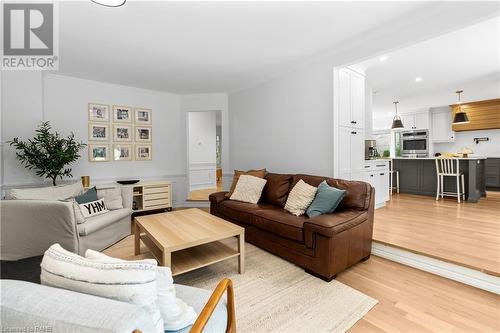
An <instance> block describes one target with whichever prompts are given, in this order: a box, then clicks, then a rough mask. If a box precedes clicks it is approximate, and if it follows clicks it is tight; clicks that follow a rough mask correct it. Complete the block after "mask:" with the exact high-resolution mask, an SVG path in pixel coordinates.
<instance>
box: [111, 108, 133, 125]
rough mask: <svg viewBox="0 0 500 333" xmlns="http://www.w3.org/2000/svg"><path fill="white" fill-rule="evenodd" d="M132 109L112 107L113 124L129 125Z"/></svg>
mask: <svg viewBox="0 0 500 333" xmlns="http://www.w3.org/2000/svg"><path fill="white" fill-rule="evenodd" d="M132 113H133V112H132V108H131V107H129V106H122V105H113V122H115V123H131V122H132V117H133V114H132Z"/></svg>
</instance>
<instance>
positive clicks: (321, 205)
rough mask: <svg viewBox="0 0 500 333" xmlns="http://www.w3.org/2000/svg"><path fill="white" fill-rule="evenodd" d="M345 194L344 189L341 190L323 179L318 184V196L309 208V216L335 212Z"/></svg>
mask: <svg viewBox="0 0 500 333" xmlns="http://www.w3.org/2000/svg"><path fill="white" fill-rule="evenodd" d="M344 196H345V191H344V190H339V189H338V188H335V187H333V186H330V185H328V184H327V183H326V181H323V182H322V183H321V184H319V186H318V191H317V192H316V197H315V198H314V200H313V202H312V203H311V205H310V206H309V208H307V216H309V217H315V216H319V215H321V214H327V213H333V212H334V211H335V209H336V208H337V207H338V205H339V204H340V202H341V201H342V199H343V198H344Z"/></svg>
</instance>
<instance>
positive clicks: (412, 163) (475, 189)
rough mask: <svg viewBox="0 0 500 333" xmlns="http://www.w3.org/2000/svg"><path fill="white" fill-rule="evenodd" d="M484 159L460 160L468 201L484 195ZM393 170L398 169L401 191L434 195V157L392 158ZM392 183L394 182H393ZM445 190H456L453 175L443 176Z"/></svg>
mask: <svg viewBox="0 0 500 333" xmlns="http://www.w3.org/2000/svg"><path fill="white" fill-rule="evenodd" d="M484 161H485V160H460V171H462V172H464V174H465V195H466V199H467V200H468V201H472V202H476V201H478V200H479V198H480V197H481V196H485V195H486V190H485V172H484V169H485V168H484V166H485V163H484ZM393 163H394V170H398V171H399V188H400V192H401V193H411V194H421V195H433V196H435V195H436V192H437V173H436V162H435V159H418V158H416V159H413V158H408V159H394V160H393ZM394 184H396V183H395V182H394ZM444 190H445V192H456V190H457V180H456V178H455V177H445V179H444Z"/></svg>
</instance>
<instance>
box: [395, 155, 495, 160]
mask: <svg viewBox="0 0 500 333" xmlns="http://www.w3.org/2000/svg"><path fill="white" fill-rule="evenodd" d="M438 158H440V157H393V159H395V160H435V159H438ZM451 158H457V159H459V160H485V159H486V158H487V157H485V156H471V157H451Z"/></svg>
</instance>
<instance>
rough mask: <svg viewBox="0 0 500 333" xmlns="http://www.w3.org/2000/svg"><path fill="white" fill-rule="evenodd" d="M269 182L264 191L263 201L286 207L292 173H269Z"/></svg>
mask: <svg viewBox="0 0 500 333" xmlns="http://www.w3.org/2000/svg"><path fill="white" fill-rule="evenodd" d="M266 180H267V184H266V186H265V187H264V191H263V192H262V201H263V202H267V203H269V204H271V205H275V206H278V207H284V206H285V202H286V198H287V196H288V191H289V190H290V183H291V181H292V175H287V174H278V173H268V174H267V175H266Z"/></svg>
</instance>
